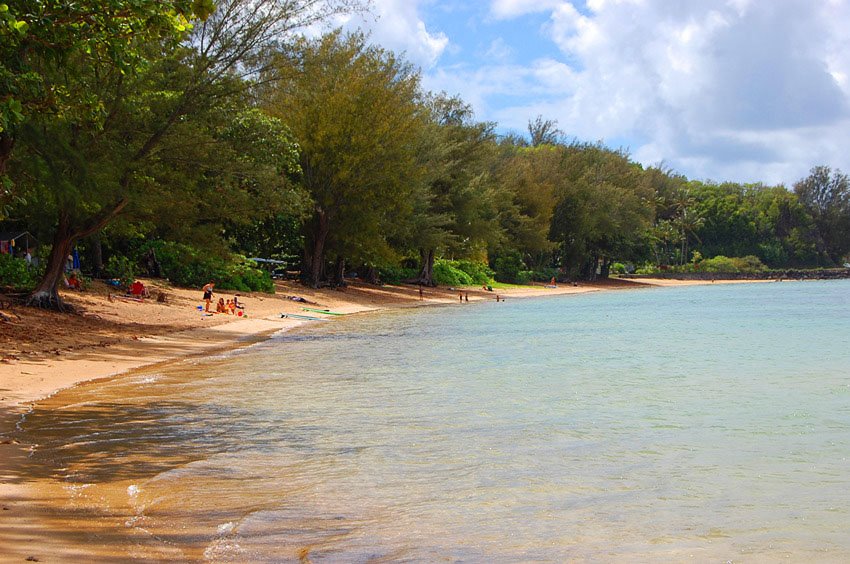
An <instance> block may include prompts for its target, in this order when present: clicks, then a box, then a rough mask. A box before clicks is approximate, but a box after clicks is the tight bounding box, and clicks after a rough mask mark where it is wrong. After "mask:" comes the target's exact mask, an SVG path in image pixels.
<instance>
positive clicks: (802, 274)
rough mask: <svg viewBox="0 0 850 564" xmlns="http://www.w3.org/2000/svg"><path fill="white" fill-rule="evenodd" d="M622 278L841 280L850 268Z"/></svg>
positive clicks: (629, 278)
mask: <svg viewBox="0 0 850 564" xmlns="http://www.w3.org/2000/svg"><path fill="white" fill-rule="evenodd" d="M620 278H625V279H628V280H640V279H642V278H656V279H665V280H840V279H847V278H850V268H816V269H782V270H764V271H761V272H657V273H655V274H623V275H620Z"/></svg>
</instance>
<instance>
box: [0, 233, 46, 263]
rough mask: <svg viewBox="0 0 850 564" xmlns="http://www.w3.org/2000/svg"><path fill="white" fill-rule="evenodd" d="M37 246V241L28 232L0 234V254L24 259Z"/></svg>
mask: <svg viewBox="0 0 850 564" xmlns="http://www.w3.org/2000/svg"><path fill="white" fill-rule="evenodd" d="M37 246H38V240H37V239H36V238H35V237H33V236H32V234H31V233H30V232H29V231H5V232H2V233H0V253H3V254H5V255H12V256H16V257H18V258H24V256H26V254H27V253H28V252H29V253H32V252H33V251H34V250H35V248H36V247H37Z"/></svg>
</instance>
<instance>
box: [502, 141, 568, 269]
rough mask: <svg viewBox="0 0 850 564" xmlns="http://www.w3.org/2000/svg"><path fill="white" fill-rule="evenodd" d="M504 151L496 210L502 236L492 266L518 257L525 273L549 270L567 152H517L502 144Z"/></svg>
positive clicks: (551, 147)
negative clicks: (558, 191) (502, 258)
mask: <svg viewBox="0 0 850 564" xmlns="http://www.w3.org/2000/svg"><path fill="white" fill-rule="evenodd" d="M501 148H502V150H503V151H504V153H503V154H502V155H500V157H499V168H498V171H497V173H496V179H497V183H498V185H499V186H501V187H502V190H501V191H500V192H499V193H498V195H499V196H500V198H499V200H497V202H496V207H497V209H498V214H499V224H500V226H501V233H502V235H503V236H502V237H501V238H500V240H499V241H498V242H496V244H495V246H494V247H493V248H492V249H491V252H490V259H491V263H492V262H493V261H494V260H495V259H496V258H498V257H500V256H510V255H512V254H513V253H516V254H518V255H519V256H520V257H521V258H522V262H523V263H524V265H525V266H526V268H524V269H523V270H527V269H529V268H531V269H539V268H542V267H547V266H549V264H550V263H551V259H552V254H551V251H552V250H553V249H554V247H555V245H554V244H553V243H552V241H550V240H549V229H550V226H551V224H552V214H553V211H554V208H555V203H556V201H555V190H556V186H557V185H558V178H559V176H560V174H561V168H560V167H561V165H562V162H563V155H564V152H563V150H562V147H560V146H555V145H541V146H538V147H519V148H515V147H512V146H510V145H505V144H504V143H503V144H501ZM496 270H497V272H498V269H496Z"/></svg>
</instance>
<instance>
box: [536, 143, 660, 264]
mask: <svg viewBox="0 0 850 564" xmlns="http://www.w3.org/2000/svg"><path fill="white" fill-rule="evenodd" d="M564 151H565V159H564V163H563V168H562V176H561V178H560V179H559V186H558V188H557V189H556V201H557V204H556V206H555V212H554V214H553V217H552V227H551V231H550V238H551V239H552V240H554V241H557V242H558V243H559V248H560V252H561V257H560V259H561V265H562V267H564V268H566V269H568V270H569V272H570V273H571V275H573V276H581V277H584V278H591V279H592V278H594V277H595V276H596V268H597V265H599V264H600V261H601V268H602V274H603V276H606V275H607V268H608V265H609V264H610V263H611V262H612V261H613V259H614V258H621V259H627V258H630V255H631V254H633V253H636V252H637V248H638V247H639V246H640V245H639V243H640V242H641V241H642V237H643V234H644V233H645V232H646V230H647V229H648V227H649V226H650V225H651V224H652V220H653V204H652V201H653V194H652V188H651V186H650V184H649V183H648V181H647V178H646V176H645V175H644V174H643V170H642V169H641V168H640V167H639V166H638V165H635V164H633V163H631V162H629V160H628V158H627V157H626V155H625V154H623V153H622V152H620V151H612V150H610V149H605V148H603V147H601V146H599V145H575V144H574V145H572V146H570V147H565V148H564Z"/></svg>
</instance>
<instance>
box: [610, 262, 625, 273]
mask: <svg viewBox="0 0 850 564" xmlns="http://www.w3.org/2000/svg"><path fill="white" fill-rule="evenodd" d="M625 273H626V265H625V264H623V263H621V262H615V263H614V264H612V265H611V274H625Z"/></svg>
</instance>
